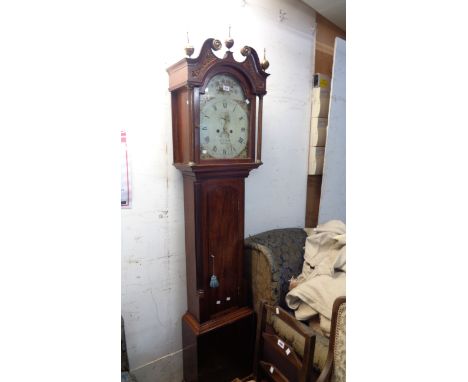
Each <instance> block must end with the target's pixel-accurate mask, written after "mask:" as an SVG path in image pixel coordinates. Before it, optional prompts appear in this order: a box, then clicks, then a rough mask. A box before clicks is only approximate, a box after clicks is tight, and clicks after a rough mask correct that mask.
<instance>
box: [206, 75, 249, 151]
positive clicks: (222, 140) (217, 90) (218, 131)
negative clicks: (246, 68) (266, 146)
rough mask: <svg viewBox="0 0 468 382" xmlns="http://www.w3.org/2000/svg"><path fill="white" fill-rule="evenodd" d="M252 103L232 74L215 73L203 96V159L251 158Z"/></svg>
mask: <svg viewBox="0 0 468 382" xmlns="http://www.w3.org/2000/svg"><path fill="white" fill-rule="evenodd" d="M249 120H250V102H249V100H248V98H246V97H245V94H244V91H243V90H242V87H241V86H240V84H239V82H238V81H237V80H236V79H235V78H234V77H233V76H231V75H229V74H217V75H215V76H213V77H212V78H211V79H210V81H209V82H208V85H207V86H206V88H205V89H204V93H203V94H201V95H200V158H201V159H242V158H247V157H248V156H247V147H248V139H249Z"/></svg>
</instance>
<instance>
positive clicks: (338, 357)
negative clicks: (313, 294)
mask: <svg viewBox="0 0 468 382" xmlns="http://www.w3.org/2000/svg"><path fill="white" fill-rule="evenodd" d="M333 366H334V368H333V374H332V382H346V303H343V304H341V305H340V308H339V309H338V315H337V321H336V333H335V349H334V352H333Z"/></svg>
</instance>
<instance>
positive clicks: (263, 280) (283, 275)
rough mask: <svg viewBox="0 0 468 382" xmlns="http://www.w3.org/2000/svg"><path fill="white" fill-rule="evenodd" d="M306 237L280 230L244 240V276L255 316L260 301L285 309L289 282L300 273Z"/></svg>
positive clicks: (297, 231) (293, 230)
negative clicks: (250, 293)
mask: <svg viewBox="0 0 468 382" xmlns="http://www.w3.org/2000/svg"><path fill="white" fill-rule="evenodd" d="M306 237H307V234H306V232H305V231H304V230H303V229H302V228H283V229H275V230H271V231H266V232H263V233H260V234H257V235H255V236H250V237H249V238H247V239H245V241H244V251H245V261H246V264H245V275H246V277H247V282H248V285H249V287H250V288H249V290H251V291H252V295H251V302H252V304H253V306H254V308H255V310H256V311H257V313H259V309H260V301H261V300H265V301H266V302H268V303H269V304H272V305H279V306H281V307H285V296H286V293H287V292H288V287H289V279H290V278H291V277H293V276H297V275H298V274H299V273H301V270H302V264H303V261H304V245H305V239H306Z"/></svg>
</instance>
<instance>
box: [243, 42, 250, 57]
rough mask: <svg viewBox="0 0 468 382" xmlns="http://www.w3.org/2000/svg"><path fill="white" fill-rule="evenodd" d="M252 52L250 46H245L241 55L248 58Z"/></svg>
mask: <svg viewBox="0 0 468 382" xmlns="http://www.w3.org/2000/svg"><path fill="white" fill-rule="evenodd" d="M251 52H252V50H251V48H250V46H247V45H246V46H244V47H243V48H242V49H241V54H242V55H243V56H244V57H247V56H248V55H249V54H250V53H251Z"/></svg>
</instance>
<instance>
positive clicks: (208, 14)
mask: <svg viewBox="0 0 468 382" xmlns="http://www.w3.org/2000/svg"><path fill="white" fill-rule="evenodd" d="M159 4H160V3H157V2H147V3H135V4H132V7H131V8H130V7H129V14H128V20H130V21H128V22H127V23H123V24H122V27H123V28H127V29H128V39H131V40H133V41H132V44H131V46H132V48H133V51H131V52H129V54H130V55H131V58H130V59H128V58H127V62H128V63H129V68H128V72H127V73H124V74H123V75H122V83H121V84H122V88H121V89H118V90H120V91H126V92H130V93H131V94H132V96H133V98H132V99H133V101H132V102H131V103H129V105H128V110H126V112H125V113H124V115H125V116H126V117H125V118H126V125H127V126H128V127H127V141H128V149H129V159H130V170H131V183H132V199H133V201H132V208H131V209H128V210H123V211H122V315H123V317H124V319H125V325H126V335H127V346H128V352H129V360H130V366H131V368H132V369H133V371H134V372H135V374H136V375H137V376H138V377H139V378H140V382H146V381H156V380H157V381H180V380H181V379H182V356H181V355H182V354H181V348H182V338H181V337H182V336H181V317H182V315H183V313H184V312H185V310H186V307H187V302H186V286H185V254H184V216H183V197H182V196H183V195H182V176H181V174H180V173H179V172H178V171H177V170H176V169H175V168H174V167H173V166H172V138H171V116H170V94H169V92H168V90H167V87H168V76H167V73H166V68H167V67H168V66H169V65H171V64H172V63H174V62H176V61H178V60H179V59H180V58H182V57H183V48H184V45H185V43H186V31H189V33H190V40H191V43H192V44H193V45H194V47H195V53H194V57H195V56H197V55H198V53H199V48H200V47H201V44H202V43H203V41H204V40H205V39H206V38H208V37H214V38H219V39H221V40H222V41H224V39H225V38H226V37H227V32H228V25H229V24H231V26H232V29H231V35H232V37H233V38H234V40H235V44H234V47H233V51H235V52H236V53H235V57H236V58H237V59H239V60H241V59H242V56H241V55H240V54H239V53H238V52H239V50H240V48H241V47H242V46H243V45H250V46H252V47H253V48H255V49H256V50H257V52H258V53H259V55H261V56H262V55H263V48H266V50H267V58H268V60H269V61H270V68H269V69H268V70H267V71H268V72H269V73H271V76H270V77H269V78H268V80H267V91H268V94H267V95H266V96H265V98H264V124H263V129H264V130H263V154H262V160H263V162H264V165H262V166H261V167H260V168H259V169H257V170H254V171H252V172H251V174H250V176H249V178H247V180H246V213H245V234H246V236H247V235H249V234H255V233H258V232H262V231H265V230H268V229H272V228H276V227H291V226H296V227H299V226H303V224H304V214H305V199H306V181H307V155H308V142H309V136H308V134H309V132H308V125H309V120H310V104H311V102H310V99H311V89H312V74H313V52H314V40H315V28H314V26H315V14H314V12H313V11H312V10H311V9H310V8H308V7H307V6H306V5H304V4H302V3H300V2H297V1H294V0H291V1H285V0H283V1H280V0H247V1H246V2H245V5H243V4H244V2H243V1H240V0H230V1H223V2H220V1H213V0H210V1H208V0H206V1H197V2H193V1H184V2H182V1H172V2H165V3H164V7H162V5H159ZM221 4H222V5H221ZM184 9H185V11H183V10H184ZM280 9H281V10H283V11H285V12H286V14H285V19H284V20H283V21H282V22H280V20H279V13H280ZM127 45H128V44H127ZM223 51H224V48H223ZM218 53H219V52H218Z"/></svg>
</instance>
